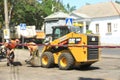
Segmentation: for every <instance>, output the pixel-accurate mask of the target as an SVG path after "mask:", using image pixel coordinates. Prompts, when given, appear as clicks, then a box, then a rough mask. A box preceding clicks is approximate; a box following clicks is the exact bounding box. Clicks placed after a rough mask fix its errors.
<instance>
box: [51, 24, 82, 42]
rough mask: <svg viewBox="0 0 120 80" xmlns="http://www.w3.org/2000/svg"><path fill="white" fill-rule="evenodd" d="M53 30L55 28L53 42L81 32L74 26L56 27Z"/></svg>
mask: <svg viewBox="0 0 120 80" xmlns="http://www.w3.org/2000/svg"><path fill="white" fill-rule="evenodd" d="M52 28H53V33H52V40H55V39H57V38H60V37H62V36H64V35H66V34H68V33H70V32H80V28H79V27H74V26H54V27H52Z"/></svg>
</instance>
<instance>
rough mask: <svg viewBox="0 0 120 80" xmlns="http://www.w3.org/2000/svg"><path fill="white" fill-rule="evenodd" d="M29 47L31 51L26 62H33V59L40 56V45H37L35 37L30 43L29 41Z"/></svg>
mask: <svg viewBox="0 0 120 80" xmlns="http://www.w3.org/2000/svg"><path fill="white" fill-rule="evenodd" d="M27 47H28V50H29V52H30V57H29V58H28V59H27V60H25V62H26V63H30V64H31V61H32V60H33V59H34V58H35V57H38V56H39V52H38V46H37V45H36V43H35V42H34V39H32V40H30V41H29V42H28V43H27Z"/></svg>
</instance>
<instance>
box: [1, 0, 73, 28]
mask: <svg viewBox="0 0 120 80" xmlns="http://www.w3.org/2000/svg"><path fill="white" fill-rule="evenodd" d="M7 1H8V12H9V16H10V17H9V18H10V19H9V24H10V25H11V26H13V25H19V24H20V23H26V24H27V25H35V26H36V28H37V29H41V26H42V25H43V22H44V18H45V17H46V16H48V15H50V14H52V13H54V12H57V11H59V10H61V11H64V12H71V11H73V10H74V9H75V7H70V6H69V7H68V9H65V6H64V5H63V4H62V3H61V2H60V0H58V1H57V0H7ZM0 23H1V24H2V26H4V0H0Z"/></svg>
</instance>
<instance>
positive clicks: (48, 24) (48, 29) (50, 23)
mask: <svg viewBox="0 0 120 80" xmlns="http://www.w3.org/2000/svg"><path fill="white" fill-rule="evenodd" d="M57 25H65V20H64V19H60V20H58V21H57V20H56V21H52V20H51V21H47V22H45V33H46V34H52V27H53V26H57Z"/></svg>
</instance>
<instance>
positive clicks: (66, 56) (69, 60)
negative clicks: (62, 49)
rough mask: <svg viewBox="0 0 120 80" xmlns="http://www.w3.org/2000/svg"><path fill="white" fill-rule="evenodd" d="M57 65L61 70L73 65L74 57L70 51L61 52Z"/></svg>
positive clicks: (68, 68) (70, 67)
mask: <svg viewBox="0 0 120 80" xmlns="http://www.w3.org/2000/svg"><path fill="white" fill-rule="evenodd" d="M58 66H59V69H61V70H70V69H72V68H73V66H74V58H73V56H72V55H71V54H70V53H63V54H61V55H60V57H59V59H58Z"/></svg>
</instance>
